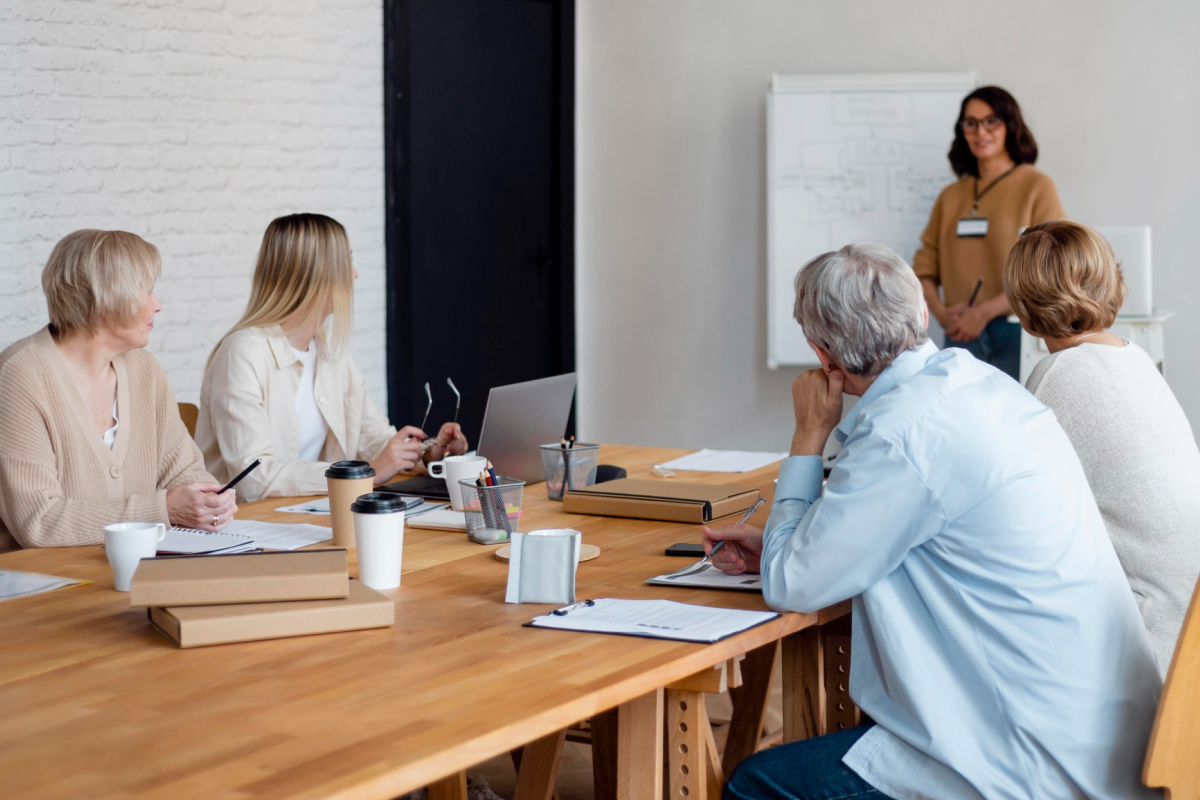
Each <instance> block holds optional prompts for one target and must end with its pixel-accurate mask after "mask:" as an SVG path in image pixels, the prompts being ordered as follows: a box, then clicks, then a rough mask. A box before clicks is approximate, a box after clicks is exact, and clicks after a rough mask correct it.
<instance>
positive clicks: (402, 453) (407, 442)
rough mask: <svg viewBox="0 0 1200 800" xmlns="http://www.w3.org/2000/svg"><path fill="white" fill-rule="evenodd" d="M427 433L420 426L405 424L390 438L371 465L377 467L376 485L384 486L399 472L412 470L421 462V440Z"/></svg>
mask: <svg viewBox="0 0 1200 800" xmlns="http://www.w3.org/2000/svg"><path fill="white" fill-rule="evenodd" d="M424 440H425V434H424V432H422V431H421V429H420V428H414V427H413V426H412V425H405V426H404V427H403V428H401V429H400V431H399V433H397V434H396V435H395V436H393V437H392V438H391V439H389V440H388V443H387V444H386V445H384V447H383V451H382V452H380V454H379V455H377V456H375V460H374V461H372V462H371V466H372V467H374V468H375V485H376V486H382V485H383V484H385V483H387V482H388V481H390V480H391V479H392V478H393V477H394V476H395V475H396V473H397V472H411V471H412V470H414V469H416V466H417V464H419V463H421V442H422V441H424Z"/></svg>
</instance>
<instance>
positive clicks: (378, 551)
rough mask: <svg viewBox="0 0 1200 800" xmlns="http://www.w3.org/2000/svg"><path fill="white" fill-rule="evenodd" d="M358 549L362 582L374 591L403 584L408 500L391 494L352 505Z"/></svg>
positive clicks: (368, 496) (377, 494)
mask: <svg viewBox="0 0 1200 800" xmlns="http://www.w3.org/2000/svg"><path fill="white" fill-rule="evenodd" d="M350 513H351V514H352V515H353V516H354V539H355V544H356V546H357V548H358V579H359V580H360V581H362V582H363V584H365V585H366V586H369V587H371V588H372V589H395V588H396V587H397V586H399V585H400V568H401V566H402V565H403V561H404V500H403V498H401V497H400V495H398V494H393V493H391V492H371V493H370V494H364V495H362V496H361V497H359V498H358V499H357V500H355V501H354V503H353V505H351V506H350Z"/></svg>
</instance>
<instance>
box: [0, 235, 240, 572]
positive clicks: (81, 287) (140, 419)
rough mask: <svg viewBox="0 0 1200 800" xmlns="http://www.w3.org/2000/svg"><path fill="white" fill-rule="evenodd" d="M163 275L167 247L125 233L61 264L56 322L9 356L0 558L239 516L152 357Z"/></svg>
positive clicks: (3, 403)
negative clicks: (111, 531)
mask: <svg viewBox="0 0 1200 800" xmlns="http://www.w3.org/2000/svg"><path fill="white" fill-rule="evenodd" d="M160 271H161V261H160V259H159V254H158V250H157V248H155V247H154V246H153V245H151V244H149V243H147V242H145V241H144V240H142V239H141V238H140V237H138V236H136V235H134V234H132V233H125V232H123V231H98V230H83V231H76V232H75V233H72V234H70V235H68V236H67V237H65V238H64V239H63V240H62V241H60V242H59V243H58V244H57V245H56V246H55V248H54V251H53V252H52V253H51V254H50V260H49V262H48V263H47V264H46V269H45V271H44V272H43V273H42V288H43V290H44V291H45V294H46V304H47V306H48V307H49V312H50V324H49V325H48V326H46V327H45V328H43V329H42V330H40V331H38V332H37V333H35V334H34V335H32V336H29V337H27V338H25V339H22V340H20V341H19V342H16V343H15V344H13V345H11V346H10V347H8V348H7V349H6V350H5V351H4V352H3V353H0V408H3V409H4V414H2V415H0V552H3V551H5V550H11V549H14V548H17V547H57V546H66V545H86V544H99V543H100V542H102V541H103V540H104V526H105V525H107V524H109V523H111V522H118V521H125V520H128V521H138V522H168V523H172V524H175V525H180V526H184V527H189V528H201V529H204V530H210V531H215V530H220V529H221V528H223V527H225V526H226V525H228V524H229V521H230V520H231V519H232V518H233V514H234V512H235V511H236V510H237V506H236V505H235V504H234V496H233V492H226V493H224V494H219V493H218V492H219V490H220V488H221V485H220V484H218V483H216V482H215V481H214V480H213V478H212V476H211V475H209V474H208V473H207V472H206V471H205V470H204V459H203V457H202V456H201V455H200V450H199V449H198V448H197V447H196V445H195V443H194V442H193V441H192V439H191V437H190V436H188V433H187V429H186V428H185V427H184V425H183V421H182V420H181V419H180V418H179V407H178V406H177V405H176V403H175V396H174V394H173V393H172V392H171V387H170V385H169V384H168V383H167V378H166V375H164V374H163V371H162V368H161V367H159V365H158V362H156V361H155V360H154V357H153V356H151V355H150V354H149V353H147V352H146V351H145V350H143V349H142V348H144V347H145V346H146V345H147V344H148V342H149V340H150V331H151V329H152V328H153V327H154V315H155V314H156V313H158V310H159V309H160V308H161V306H160V305H159V303H158V299H157V298H156V297H155V296H154V281H155V280H156V279H157V278H158V275H159V272H160Z"/></svg>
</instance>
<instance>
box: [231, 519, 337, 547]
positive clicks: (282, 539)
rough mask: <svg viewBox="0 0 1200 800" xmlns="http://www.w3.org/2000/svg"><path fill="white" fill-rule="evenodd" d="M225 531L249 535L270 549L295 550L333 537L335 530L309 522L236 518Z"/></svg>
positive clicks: (260, 545)
mask: <svg viewBox="0 0 1200 800" xmlns="http://www.w3.org/2000/svg"><path fill="white" fill-rule="evenodd" d="M223 532H224V533H240V534H242V535H243V536H249V537H250V538H251V539H253V540H254V541H255V542H256V543H257V544H258V546H259V547H262V548H264V549H268V550H295V549H296V548H298V547H304V546H305V545H308V544H316V543H317V542H327V541H329V540H330V539H332V538H333V530H332V529H330V528H326V527H325V526H324V525H309V524H308V523H307V522H302V523H299V524H295V525H285V524H281V523H278V522H259V521H258V520H254V519H235V520H234V521H233V522H231V523H229V527H227V528H225V530H224V531H223Z"/></svg>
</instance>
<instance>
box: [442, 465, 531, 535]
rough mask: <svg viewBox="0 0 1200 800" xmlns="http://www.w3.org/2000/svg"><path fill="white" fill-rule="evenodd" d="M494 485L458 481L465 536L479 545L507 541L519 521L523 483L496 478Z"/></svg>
mask: <svg viewBox="0 0 1200 800" xmlns="http://www.w3.org/2000/svg"><path fill="white" fill-rule="evenodd" d="M497 480H498V481H499V483H498V485H496V486H479V485H478V484H476V483H475V481H473V480H471V479H470V478H463V479H462V480H460V481H459V482H458V485H459V486H460V487H461V488H462V500H463V513H464V514H466V517H467V537H468V538H469V539H471V541H474V542H480V543H481V544H494V543H496V542H507V541H508V540H509V539H510V538H512V534H513V533H515V532H516V531H517V529H518V525H519V524H520V522H521V499H522V498H523V496H524V494H525V481H519V480H517V479H516V478H507V477H505V476H503V475H500V476H498V477H497Z"/></svg>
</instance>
